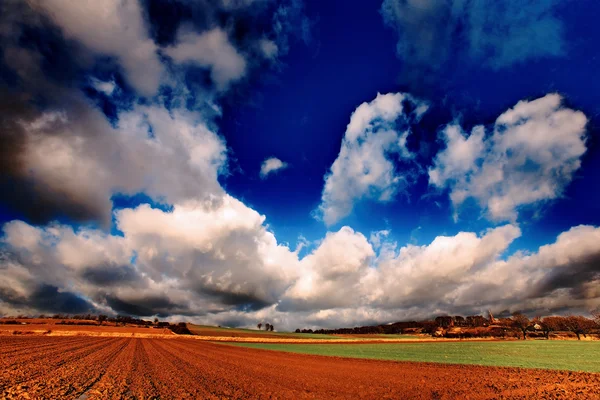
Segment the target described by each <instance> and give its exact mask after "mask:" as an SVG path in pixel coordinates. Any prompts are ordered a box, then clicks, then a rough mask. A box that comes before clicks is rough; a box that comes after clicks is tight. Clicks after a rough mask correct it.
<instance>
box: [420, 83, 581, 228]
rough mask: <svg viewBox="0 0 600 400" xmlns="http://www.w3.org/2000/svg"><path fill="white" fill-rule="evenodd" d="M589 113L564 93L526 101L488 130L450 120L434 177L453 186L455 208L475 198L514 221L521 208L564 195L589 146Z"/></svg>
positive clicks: (497, 217) (499, 217) (492, 214)
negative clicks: (570, 102)
mask: <svg viewBox="0 0 600 400" xmlns="http://www.w3.org/2000/svg"><path fill="white" fill-rule="evenodd" d="M586 123H587V118H586V116H585V115H584V114H583V113H581V112H579V111H575V110H571V109H569V108H567V107H564V106H563V105H562V99H561V97H560V96H559V95H558V94H548V95H546V96H544V97H542V98H539V99H536V100H532V101H520V102H518V103H517V104H516V105H515V106H514V107H513V108H512V109H510V110H507V111H506V112H504V113H503V114H502V115H500V116H499V117H498V118H497V119H496V122H495V124H494V126H493V127H492V128H491V131H490V132H486V129H485V128H484V127H483V126H477V127H475V128H473V130H472V132H471V134H470V135H468V136H467V134H466V133H465V132H464V131H463V130H462V128H461V127H460V126H458V125H449V126H447V127H446V128H445V129H444V130H442V132H441V134H440V137H441V139H442V140H443V141H444V143H445V144H446V147H445V149H443V150H442V151H441V152H440V153H438V155H437V156H436V158H435V160H434V165H433V167H432V168H430V169H429V183H430V184H431V185H433V186H436V187H438V188H448V189H449V190H450V199H451V201H452V204H453V205H454V207H455V208H458V207H459V206H460V205H461V204H462V203H463V202H464V201H465V200H467V199H469V198H473V199H475V200H476V201H477V202H478V204H479V205H480V206H481V207H482V208H483V209H484V210H485V211H486V213H487V216H488V217H489V218H490V219H492V220H494V221H506V220H510V221H514V220H516V219H517V217H518V212H519V209H520V208H522V207H524V206H536V205H539V204H540V203H542V202H544V201H548V200H553V199H556V198H559V197H560V196H561V195H562V194H563V192H564V189H565V188H566V187H567V185H568V184H569V183H570V182H571V180H572V179H573V176H574V174H575V172H576V171H577V170H578V169H579V167H580V165H581V157H582V155H583V154H584V153H585V151H586Z"/></svg>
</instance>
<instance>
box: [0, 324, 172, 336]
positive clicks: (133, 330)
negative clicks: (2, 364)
mask: <svg viewBox="0 0 600 400" xmlns="http://www.w3.org/2000/svg"><path fill="white" fill-rule="evenodd" d="M15 332H16V333H15ZM12 334H19V335H27V334H47V335H51V336H61V335H78V334H82V335H94V336H102V335H106V336H131V335H132V334H134V336H142V337H143V336H147V335H173V332H172V331H171V330H170V329H168V328H142V327H138V326H115V325H57V324H52V323H47V322H43V321H40V322H37V323H34V322H29V323H27V324H26V325H21V324H17V325H15V324H1V325H0V335H12Z"/></svg>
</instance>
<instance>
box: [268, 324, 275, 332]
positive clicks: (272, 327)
mask: <svg viewBox="0 0 600 400" xmlns="http://www.w3.org/2000/svg"><path fill="white" fill-rule="evenodd" d="M269 328H271V332H273V329H275V327H274V326H273V324H271V325H270V326H269Z"/></svg>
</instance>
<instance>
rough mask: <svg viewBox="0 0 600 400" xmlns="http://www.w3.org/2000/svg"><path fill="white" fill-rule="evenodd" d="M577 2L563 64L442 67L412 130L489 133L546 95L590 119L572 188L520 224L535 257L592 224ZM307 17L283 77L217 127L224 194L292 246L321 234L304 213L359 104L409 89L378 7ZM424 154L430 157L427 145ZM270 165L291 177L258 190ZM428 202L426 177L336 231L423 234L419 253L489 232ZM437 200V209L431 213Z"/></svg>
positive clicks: (591, 111)
mask: <svg viewBox="0 0 600 400" xmlns="http://www.w3.org/2000/svg"><path fill="white" fill-rule="evenodd" d="M582 3H585V4H586V6H587V7H583V4H580V7H570V6H569V3H567V4H562V5H559V8H558V10H559V11H558V12H557V14H559V15H560V20H561V21H562V22H563V23H564V35H565V38H566V40H565V41H566V43H567V54H566V55H565V56H564V57H543V58H540V59H537V60H530V61H527V62H523V63H517V64H516V65H513V66H510V67H508V68H504V69H500V70H492V69H490V68H477V67H476V66H473V65H472V64H471V63H462V64H461V63H455V64H448V65H447V67H448V68H447V69H444V70H443V71H441V73H440V74H441V77H440V78H439V79H438V80H437V81H436V84H435V85H433V87H428V88H419V91H420V92H421V93H418V95H421V96H422V98H423V99H425V100H427V101H429V102H431V104H432V107H433V109H432V110H431V111H430V112H429V113H428V114H427V118H426V119H425V121H423V124H422V125H423V126H424V127H423V132H420V135H421V136H422V138H423V140H427V141H429V142H431V140H432V138H433V139H435V137H436V131H437V129H438V128H439V127H440V125H442V124H446V123H448V122H450V121H452V120H453V119H454V118H459V119H460V120H461V121H463V123H464V126H466V127H468V126H472V125H476V124H488V123H491V122H493V121H494V120H495V118H496V117H497V116H498V115H499V114H500V113H502V112H503V111H505V110H507V109H508V108H510V107H512V106H513V105H514V104H516V103H517V102H518V101H519V100H522V99H533V98H536V97H541V96H543V95H545V94H546V93H550V92H558V93H561V94H562V95H563V96H564V97H565V98H566V100H567V102H568V104H569V105H571V106H572V107H574V108H576V109H579V110H582V111H584V113H585V114H586V115H588V117H589V118H590V124H589V127H588V129H589V131H590V135H589V141H588V149H589V150H588V152H587V153H586V155H585V156H584V158H583V163H582V169H581V170H580V171H579V173H578V174H577V178H576V179H575V180H574V181H573V182H572V183H571V185H570V186H569V187H568V189H567V191H566V193H565V196H564V198H563V199H560V200H558V201H555V202H553V203H552V204H549V205H547V206H546V207H545V209H544V212H543V216H541V217H539V218H537V219H531V220H527V221H526V222H525V224H523V225H522V226H521V227H522V229H523V230H524V231H525V232H527V234H524V235H523V237H522V238H521V239H520V240H518V241H516V242H515V247H523V245H525V246H526V247H531V248H533V247H536V246H539V245H540V244H543V243H547V242H548V241H551V240H553V239H554V238H555V237H556V235H557V234H558V233H560V232H562V231H563V230H565V229H568V228H569V227H571V226H573V225H578V224H581V223H588V224H598V223H599V222H600V187H599V185H598V184H597V182H598V175H597V172H596V171H598V170H599V168H600V154H599V149H598V147H599V144H598V138H597V132H598V129H599V128H598V126H599V124H600V101H599V100H600V97H599V95H598V93H600V80H599V79H598V71H599V70H600V57H599V56H598V55H597V53H598V51H597V41H596V40H593V38H594V37H598V33H597V30H596V26H597V25H596V24H597V18H598V16H599V14H598V13H599V12H600V11H599V10H600V6H598V4H594V2H582ZM571 4H572V3H571ZM584 8H585V12H582V11H583V9H584ZM306 13H307V15H308V16H309V18H311V19H312V20H313V21H314V26H313V37H314V39H313V41H312V42H311V43H310V44H308V45H306V44H304V43H297V45H295V46H293V47H292V49H291V51H290V53H289V55H288V56H287V57H286V58H285V59H284V60H283V66H282V68H281V71H280V72H278V73H276V74H273V75H272V76H271V79H265V80H264V81H263V82H260V83H258V84H256V85H255V86H253V87H252V90H251V91H250V92H249V93H248V97H247V98H242V99H236V102H235V103H234V104H230V105H229V106H227V107H225V108H224V113H223V118H222V120H221V124H220V129H221V132H222V134H223V135H224V136H225V137H226V139H227V143H228V145H229V146H230V147H231V149H232V154H233V158H234V159H235V161H234V162H233V163H234V165H235V166H236V167H239V170H237V171H236V170H235V169H234V171H235V172H233V174H232V175H231V176H228V177H226V178H225V179H223V183H224V185H225V186H226V187H227V189H228V190H229V191H231V192H232V193H235V195H236V196H238V197H240V198H243V199H244V201H246V202H247V203H249V204H251V205H252V206H253V207H255V208H256V209H257V210H258V211H259V212H261V213H264V214H265V215H266V216H267V222H268V223H269V224H270V226H271V227H272V229H273V230H274V231H275V232H276V233H277V236H278V238H281V239H282V240H284V241H288V242H289V243H290V244H292V245H293V244H294V243H295V240H296V238H297V236H298V234H302V235H304V236H305V237H307V238H309V239H312V240H315V239H318V238H320V237H322V236H323V234H324V232H325V231H326V229H325V227H324V226H323V224H321V223H319V222H318V221H315V220H314V219H312V218H310V213H311V212H312V211H313V210H314V209H315V208H316V207H317V206H318V204H319V201H320V195H321V190H322V187H323V176H324V174H325V173H326V172H327V171H328V169H329V167H330V166H331V163H332V162H333V160H335V158H336V157H337V154H338V152H339V146H340V141H341V139H342V137H343V135H344V132H345V127H346V125H347V124H348V122H349V118H350V114H351V113H352V112H353V111H354V109H355V108H356V107H357V105H359V104H360V103H362V102H364V101H370V100H372V99H373V98H374V96H375V94H376V93H378V92H380V93H387V92H396V91H405V90H411V89H414V87H413V86H412V85H406V84H402V83H401V82H402V70H403V60H402V59H399V57H397V56H396V53H395V46H396V39H397V37H396V34H395V32H393V30H392V29H389V28H388V27H386V26H385V25H383V24H382V17H381V13H380V6H379V4H377V3H373V2H355V3H353V4H352V5H347V6H344V7H339V4H336V3H335V2H321V1H309V2H307V3H306ZM352 21H360V24H357V23H355V22H352ZM524 40H526V39H525V38H524ZM415 87H417V88H418V87H419V85H418V84H417V85H415ZM245 102H247V103H246V104H245ZM420 139H421V137H417V138H413V140H415V141H418V140H420ZM431 144H432V146H434V148H435V146H436V143H435V142H433V143H431ZM434 152H435V151H434V150H433V149H432V154H433V153H434ZM269 156H276V157H279V158H280V159H282V160H286V161H287V162H289V163H290V164H291V166H292V168H289V169H288V170H286V171H285V172H284V173H282V174H279V175H278V176H274V177H272V178H271V179H268V180H266V181H261V180H260V179H259V178H258V175H257V172H258V170H259V168H260V163H261V161H262V160H263V159H265V158H266V157H269ZM426 192H427V178H426V176H422V177H421V178H420V179H419V183H418V185H417V186H416V187H413V188H411V190H410V193H409V194H408V198H407V197H406V196H398V198H397V199H396V200H395V201H394V202H392V204H385V205H382V204H368V202H364V203H361V204H359V205H358V206H357V207H356V208H355V211H354V214H353V215H351V216H350V217H349V218H348V219H347V220H344V221H342V222H341V223H340V224H339V225H343V224H348V225H350V226H352V227H355V228H356V229H357V230H359V231H361V232H365V234H367V233H368V232H369V231H371V230H378V229H392V231H393V233H394V235H395V237H396V238H397V239H398V240H399V241H400V242H405V241H407V240H409V238H410V236H411V232H412V231H413V230H414V229H416V228H417V227H419V226H420V227H422V228H421V230H420V231H419V234H418V236H415V237H416V238H417V239H418V242H419V243H420V244H423V243H427V242H429V241H430V240H431V239H432V238H434V237H435V236H437V235H438V234H440V233H441V232H444V233H447V234H455V233H456V232H458V231H460V230H474V231H478V230H481V229H484V228H486V227H487V226H488V222H487V221H481V220H477V219H474V220H473V219H471V220H470V219H469V218H465V220H463V221H460V222H459V223H454V221H453V220H452V218H451V211H450V210H449V208H448V207H449V204H448V201H447V198H446V197H444V196H438V197H435V198H431V199H429V198H428V199H422V198H421V197H422V195H424V194H425V193H426ZM434 200H435V201H438V202H440V203H441V204H442V207H441V208H438V207H436V206H435V205H434ZM365 203H367V204H365ZM290 210H294V212H293V213H290Z"/></svg>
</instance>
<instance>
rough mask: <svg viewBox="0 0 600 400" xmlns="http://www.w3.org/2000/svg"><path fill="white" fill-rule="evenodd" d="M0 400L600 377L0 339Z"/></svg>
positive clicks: (336, 392) (211, 347)
mask: <svg viewBox="0 0 600 400" xmlns="http://www.w3.org/2000/svg"><path fill="white" fill-rule="evenodd" d="M0 354H2V357H0V398H70V399H100V398H101V399H117V398H125V399H133V398H145V399H148V398H155V399H167V398H168V399H170V398H202V399H216V398H234V399H246V398H252V399H254V398H280V399H303V398H308V399H336V398H340V399H346V398H348V399H356V398H377V399H397V398H403V399H456V398H461V399H477V400H478V399H498V398H502V399H531V398H535V399H591V398H599V397H600V375H598V374H591V373H575V372H562V371H545V370H525V369H518V368H493V367H478V366H456V365H441V364H428V363H406V362H403V363H400V362H391V361H375V360H358V359H349V358H336V357H320V356H309V355H301V354H291V353H282V352H276V351H263V350H255V349H248V348H241V347H234V346H228V345H221V344H214V343H207V342H203V341H198V340H184V339H172V340H165V339H138V338H103V337H85V336H81V337H44V336H29V337H11V336H3V337H0Z"/></svg>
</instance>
